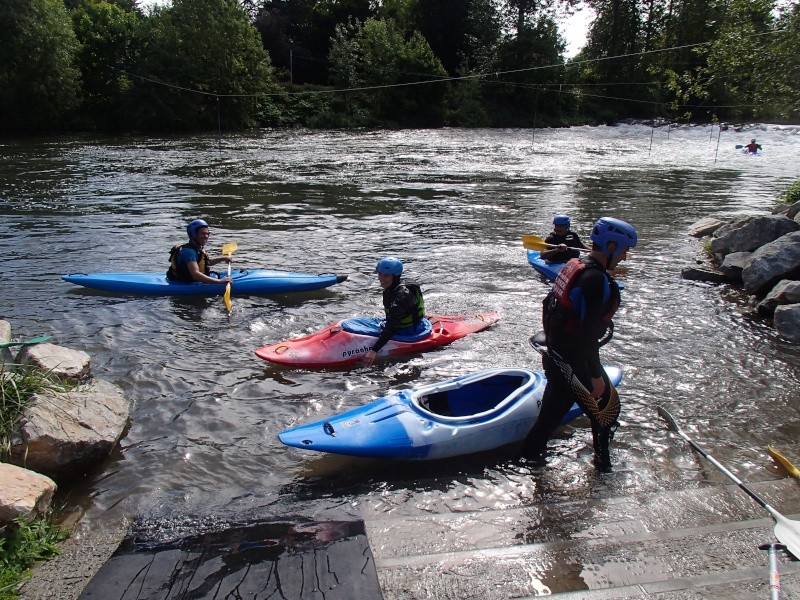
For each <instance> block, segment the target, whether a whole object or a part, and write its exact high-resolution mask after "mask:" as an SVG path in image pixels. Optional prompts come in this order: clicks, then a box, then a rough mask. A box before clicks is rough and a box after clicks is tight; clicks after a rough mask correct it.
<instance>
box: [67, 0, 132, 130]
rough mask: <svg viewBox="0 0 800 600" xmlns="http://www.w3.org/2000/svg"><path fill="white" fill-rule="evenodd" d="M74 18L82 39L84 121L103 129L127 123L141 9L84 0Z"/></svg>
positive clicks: (103, 0)
mask: <svg viewBox="0 0 800 600" xmlns="http://www.w3.org/2000/svg"><path fill="white" fill-rule="evenodd" d="M72 22H73V26H74V29H75V34H76V36H77V38H78V41H79V42H80V50H79V51H78V53H77V56H76V64H77V65H78V67H79V68H80V70H81V77H82V81H83V104H82V106H81V110H80V112H81V114H82V121H83V123H84V124H86V125H89V124H92V125H93V126H97V127H100V128H103V129H120V128H123V127H125V126H127V125H128V123H129V118H128V115H127V103H128V95H129V94H130V92H131V90H132V89H133V87H134V84H135V82H134V81H133V80H132V79H131V77H130V74H129V73H130V70H131V69H132V68H133V67H134V66H135V61H136V58H137V48H138V36H139V28H140V27H141V15H140V13H138V12H136V11H134V10H125V9H123V8H121V7H120V6H119V5H118V4H117V3H111V2H108V1H106V0H84V1H82V2H80V3H79V4H78V6H77V7H76V8H75V9H74V10H73V12H72Z"/></svg>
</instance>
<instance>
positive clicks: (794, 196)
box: [778, 179, 800, 204]
mask: <svg viewBox="0 0 800 600" xmlns="http://www.w3.org/2000/svg"><path fill="white" fill-rule="evenodd" d="M778 199H779V200H780V201H781V202H783V203H784V204H794V203H795V202H800V179H798V180H797V181H795V182H794V183H790V184H789V186H788V187H787V188H786V189H785V190H783V192H781V195H780V196H779V197H778Z"/></svg>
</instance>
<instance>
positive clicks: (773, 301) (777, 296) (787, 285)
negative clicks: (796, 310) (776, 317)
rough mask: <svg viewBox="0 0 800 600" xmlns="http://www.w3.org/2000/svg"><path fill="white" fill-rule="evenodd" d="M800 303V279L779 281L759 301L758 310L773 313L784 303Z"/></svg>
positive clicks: (763, 312)
mask: <svg viewBox="0 0 800 600" xmlns="http://www.w3.org/2000/svg"><path fill="white" fill-rule="evenodd" d="M798 303H800V281H788V280H785V279H784V280H783V281H779V282H778V285H776V286H775V287H774V288H772V289H771V290H770V292H769V294H767V295H766V297H765V298H764V299H763V300H762V301H761V302H759V303H758V306H757V307H756V308H757V309H758V312H760V313H762V314H766V315H771V314H772V313H774V312H775V309H776V308H777V307H778V306H780V305H782V304H798Z"/></svg>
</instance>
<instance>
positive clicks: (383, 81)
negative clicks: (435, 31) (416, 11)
mask: <svg viewBox="0 0 800 600" xmlns="http://www.w3.org/2000/svg"><path fill="white" fill-rule="evenodd" d="M330 60H331V65H332V73H333V75H334V80H333V83H334V84H339V85H340V86H342V87H345V88H352V87H354V86H362V87H363V86H368V87H369V88H370V89H365V90H364V91H362V92H359V93H358V94H357V95H355V94H353V93H352V92H351V94H353V98H354V101H355V102H356V103H359V104H361V105H365V104H366V105H368V106H369V107H370V109H371V112H372V113H373V114H374V116H375V117H376V118H379V119H381V120H382V121H384V122H385V123H388V124H391V125H396V126H413V127H430V126H436V125H442V124H443V123H444V115H445V108H446V104H445V100H446V94H447V83H445V82H442V81H440V80H441V79H443V78H445V77H446V75H447V73H446V71H445V70H444V67H443V66H442V64H441V62H440V61H439V60H438V58H437V57H436V55H435V54H434V53H433V51H432V50H431V47H430V45H429V44H428V42H427V41H426V40H425V38H424V37H423V36H422V35H421V34H420V33H419V32H417V31H414V32H412V33H410V34H408V35H406V34H404V32H403V31H401V29H400V28H399V27H398V26H397V24H396V23H395V22H394V21H391V20H388V21H385V20H378V19H368V20H367V21H366V23H364V24H363V25H362V24H360V23H358V22H352V23H351V24H350V25H349V26H348V27H340V28H339V29H337V32H336V37H335V39H334V42H333V45H332V48H331V54H330ZM429 81H430V82H433V83H426V82H429ZM404 84H405V85H404Z"/></svg>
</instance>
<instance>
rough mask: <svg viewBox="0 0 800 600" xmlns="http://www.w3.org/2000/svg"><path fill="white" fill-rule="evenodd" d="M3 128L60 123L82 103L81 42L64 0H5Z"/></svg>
mask: <svg viewBox="0 0 800 600" xmlns="http://www.w3.org/2000/svg"><path fill="white" fill-rule="evenodd" d="M0 40H2V41H0V131H6V132H12V131H47V130H56V129H59V128H61V127H62V126H63V125H64V123H65V120H66V119H67V116H68V115H69V113H70V111H71V110H72V109H73V108H75V107H76V106H77V104H78V100H79V94H80V75H79V73H78V70H77V69H76V68H75V67H74V65H73V60H74V56H75V53H76V51H77V49H78V43H77V41H76V39H75V34H74V33H73V31H72V23H71V22H70V18H69V14H68V13H67V10H66V8H65V7H64V4H63V2H62V1H61V0H3V2H2V3H0Z"/></svg>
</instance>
